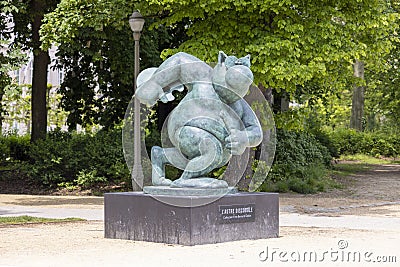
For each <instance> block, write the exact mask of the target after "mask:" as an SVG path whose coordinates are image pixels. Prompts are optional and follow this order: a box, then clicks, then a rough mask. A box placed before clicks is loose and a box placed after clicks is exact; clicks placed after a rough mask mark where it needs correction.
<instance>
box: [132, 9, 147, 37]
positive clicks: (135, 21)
mask: <svg viewBox="0 0 400 267" xmlns="http://www.w3.org/2000/svg"><path fill="white" fill-rule="evenodd" d="M129 25H130V26H131V29H132V31H133V32H141V31H142V29H143V25H144V18H143V16H142V14H140V13H139V12H138V11H135V12H133V13H132V15H131V16H130V18H129Z"/></svg>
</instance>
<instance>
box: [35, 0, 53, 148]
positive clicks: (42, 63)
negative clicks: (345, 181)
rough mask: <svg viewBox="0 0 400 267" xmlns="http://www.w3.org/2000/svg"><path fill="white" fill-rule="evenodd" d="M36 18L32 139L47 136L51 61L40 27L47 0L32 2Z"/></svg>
mask: <svg viewBox="0 0 400 267" xmlns="http://www.w3.org/2000/svg"><path fill="white" fill-rule="evenodd" d="M31 7H32V12H33V14H35V15H34V19H33V22H32V41H33V75H32V99H31V112H32V132H31V141H32V142H34V141H36V140H38V139H41V138H45V137H46V132H47V103H46V95H47V69H48V65H49V63H50V57H49V54H48V51H43V50H41V49H40V45H41V42H40V36H39V29H40V26H41V25H42V20H43V14H44V11H45V7H46V5H45V1H43V0H33V1H32V2H31Z"/></svg>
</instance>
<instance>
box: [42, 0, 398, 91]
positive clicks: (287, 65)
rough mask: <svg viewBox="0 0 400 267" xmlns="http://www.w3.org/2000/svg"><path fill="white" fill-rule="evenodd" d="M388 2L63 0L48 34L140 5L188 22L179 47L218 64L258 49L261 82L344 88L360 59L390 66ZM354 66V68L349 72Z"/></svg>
mask: <svg viewBox="0 0 400 267" xmlns="http://www.w3.org/2000/svg"><path fill="white" fill-rule="evenodd" d="M390 5H391V3H390V2H388V1H384V0H364V1H360V0H346V1H325V0H322V1H311V0H267V1H265V0H263V1H258V0H161V1H160V0H157V1H156V0H145V1H139V2H135V1H133V2H132V1H126V0H117V1H87V0H75V1H61V4H60V5H59V6H58V8H57V10H56V11H55V12H54V13H52V14H50V15H49V16H47V17H46V19H47V24H46V25H45V27H44V28H43V33H45V39H46V40H47V42H48V43H49V42H50V41H56V42H62V41H65V40H68V39H70V38H71V37H74V36H76V35H77V34H79V30H80V29H81V28H82V27H85V26H87V25H91V27H93V28H95V29H97V28H101V27H103V26H106V25H113V26H115V27H122V25H124V24H126V23H127V16H128V15H129V14H130V13H131V12H132V10H133V9H134V8H138V9H139V10H140V11H141V12H142V14H143V15H145V16H151V17H154V16H157V17H161V18H162V19H161V21H159V20H157V21H156V22H155V24H154V25H153V26H154V27H159V26H160V25H167V26H173V25H175V24H176V23H179V22H182V21H186V22H187V23H186V32H187V34H188V35H189V37H190V38H189V40H187V41H186V42H184V43H183V44H182V45H180V46H179V47H177V48H173V49H168V50H166V51H164V54H163V55H164V56H167V55H170V54H172V53H174V52H177V51H186V52H189V53H192V54H194V55H196V56H198V57H199V58H201V59H203V60H207V61H209V62H213V61H215V60H216V55H217V53H218V51H219V50H224V51H225V52H227V53H231V54H233V53H240V54H245V53H249V54H251V55H252V64H253V67H252V69H253V72H254V73H255V77H256V81H257V82H262V83H263V84H264V85H265V86H268V87H273V88H276V89H285V90H288V91H291V92H293V91H294V90H295V88H296V85H303V84H305V83H306V82H307V81H310V80H312V79H318V80H319V81H318V82H319V84H321V85H326V86H327V87H333V86H335V87H337V86H338V85H341V84H343V82H344V81H347V80H348V79H350V77H351V76H352V70H351V66H352V63H353V62H354V60H355V59H359V60H363V61H364V62H366V63H367V64H368V67H369V68H375V69H382V68H383V67H384V64H383V62H382V60H381V58H382V56H383V55H385V54H387V53H389V51H390V49H391V47H392V45H391V44H392V39H391V38H388V37H391V36H393V33H394V30H395V28H396V27H397V24H396V23H395V22H396V20H397V13H395V12H388V10H389V8H390ZM343 68H347V72H345V73H343V72H342V71H341V70H342V69H343Z"/></svg>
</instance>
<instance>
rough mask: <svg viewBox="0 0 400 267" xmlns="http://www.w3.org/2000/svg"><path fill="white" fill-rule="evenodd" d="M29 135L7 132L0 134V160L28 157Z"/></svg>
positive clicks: (21, 159) (24, 158) (25, 158)
mask: <svg viewBox="0 0 400 267" xmlns="http://www.w3.org/2000/svg"><path fill="white" fill-rule="evenodd" d="M29 146H30V143H29V136H28V135H26V136H18V135H15V134H7V135H4V136H0V161H5V160H19V161H24V160H27V159H29V155H28V151H29Z"/></svg>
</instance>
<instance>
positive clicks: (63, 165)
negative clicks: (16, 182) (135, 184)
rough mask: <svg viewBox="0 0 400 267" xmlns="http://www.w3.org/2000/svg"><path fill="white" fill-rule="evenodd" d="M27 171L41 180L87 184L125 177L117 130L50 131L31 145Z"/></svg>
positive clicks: (120, 180) (122, 180)
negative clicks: (90, 131)
mask: <svg viewBox="0 0 400 267" xmlns="http://www.w3.org/2000/svg"><path fill="white" fill-rule="evenodd" d="M29 155H30V158H31V169H30V170H28V171H29V174H30V175H31V176H32V177H34V178H36V179H40V180H41V181H42V183H43V184H47V185H50V186H56V185H58V184H62V183H64V184H63V185H73V184H76V185H80V186H82V187H90V186H93V185H95V184H99V183H104V182H109V183H112V182H114V183H120V182H124V181H125V180H126V179H129V177H130V175H129V170H128V168H127V166H126V164H125V160H124V157H123V152H122V144H121V131H120V130H110V131H100V132H98V133H96V134H93V135H91V134H75V133H73V134H70V133H65V132H60V131H56V132H51V133H49V136H48V137H47V138H46V139H45V140H39V141H37V142H35V143H34V144H32V145H31V149H30V154H29Z"/></svg>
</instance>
